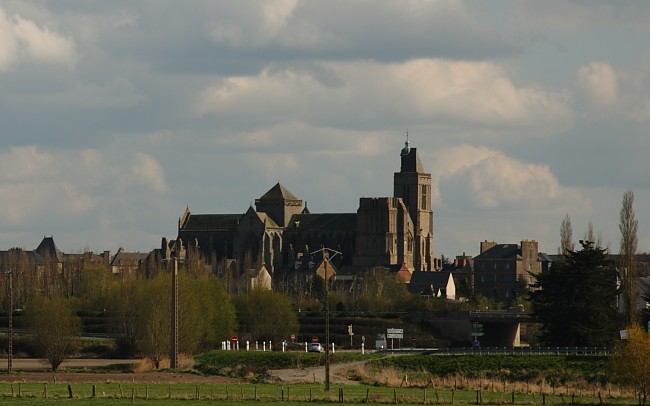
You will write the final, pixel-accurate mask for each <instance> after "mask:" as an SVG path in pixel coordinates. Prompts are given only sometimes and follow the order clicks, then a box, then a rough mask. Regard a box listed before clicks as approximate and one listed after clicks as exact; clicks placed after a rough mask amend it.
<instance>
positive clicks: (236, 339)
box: [230, 336, 239, 343]
mask: <svg viewBox="0 0 650 406" xmlns="http://www.w3.org/2000/svg"><path fill="white" fill-rule="evenodd" d="M230 341H232V342H233V343H236V342H237V341H239V337H237V336H232V337H230Z"/></svg>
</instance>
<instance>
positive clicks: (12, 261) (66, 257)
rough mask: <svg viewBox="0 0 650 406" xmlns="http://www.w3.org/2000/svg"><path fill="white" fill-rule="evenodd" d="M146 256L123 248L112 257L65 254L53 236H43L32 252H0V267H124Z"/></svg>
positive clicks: (16, 249)
mask: <svg viewBox="0 0 650 406" xmlns="http://www.w3.org/2000/svg"><path fill="white" fill-rule="evenodd" d="M148 255H149V253H143V252H127V251H125V250H124V248H119V249H118V250H117V252H116V253H115V255H112V256H111V253H110V251H104V252H102V253H99V254H95V253H93V252H84V253H80V254H66V253H64V252H63V251H61V250H59V249H58V248H57V246H56V243H55V242H54V237H53V236H49V237H48V236H44V237H43V239H42V240H41V242H40V244H39V245H38V247H36V249H34V250H26V249H23V248H11V249H9V250H0V266H7V265H16V264H18V263H20V262H21V261H24V262H25V263H27V264H32V265H37V266H43V265H46V264H47V263H48V262H49V263H59V264H61V263H65V262H71V261H78V260H80V261H84V262H86V263H93V264H97V265H99V264H101V265H103V266H106V267H121V266H125V265H129V266H134V265H138V264H140V263H141V262H142V261H143V260H145V259H146V258H147V256H148Z"/></svg>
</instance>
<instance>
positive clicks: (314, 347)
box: [307, 343, 325, 352]
mask: <svg viewBox="0 0 650 406" xmlns="http://www.w3.org/2000/svg"><path fill="white" fill-rule="evenodd" d="M307 351H309V352H325V348H323V346H322V345H321V344H320V343H309V345H307Z"/></svg>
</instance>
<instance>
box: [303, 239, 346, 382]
mask: <svg viewBox="0 0 650 406" xmlns="http://www.w3.org/2000/svg"><path fill="white" fill-rule="evenodd" d="M330 251H332V252H333V253H334V255H332V258H334V257H335V256H337V255H341V256H343V254H342V253H340V252H339V251H335V250H333V249H331V248H325V247H324V246H321V249H319V250H317V251H314V252H311V253H310V255H314V254H316V253H317V252H322V253H323V266H324V273H325V390H326V391H329V390H330V345H332V344H331V343H330V302H329V280H328V279H329V278H328V275H327V266H328V264H329V263H330V255H329V252H330Z"/></svg>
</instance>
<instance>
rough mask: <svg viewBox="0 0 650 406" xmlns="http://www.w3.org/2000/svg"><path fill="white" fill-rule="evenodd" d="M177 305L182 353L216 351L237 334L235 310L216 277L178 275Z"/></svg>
mask: <svg viewBox="0 0 650 406" xmlns="http://www.w3.org/2000/svg"><path fill="white" fill-rule="evenodd" d="M170 289H171V285H170ZM179 302H180V303H179V309H178V311H179V318H180V320H179V323H180V324H179V347H180V348H179V350H180V351H181V352H183V353H186V354H196V353H198V352H203V351H208V350H211V349H214V348H217V347H218V346H219V345H220V343H221V341H223V340H224V339H227V338H228V337H230V336H231V335H232V333H233V332H235V331H236V328H237V320H236V315H235V307H234V306H233V304H232V302H231V301H230V297H229V295H228V293H227V292H226V290H225V288H224V286H223V284H222V283H221V282H220V281H219V280H218V279H217V278H216V277H214V276H211V275H204V274H203V275H201V274H199V275H196V276H192V275H188V274H185V273H181V274H179Z"/></svg>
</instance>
